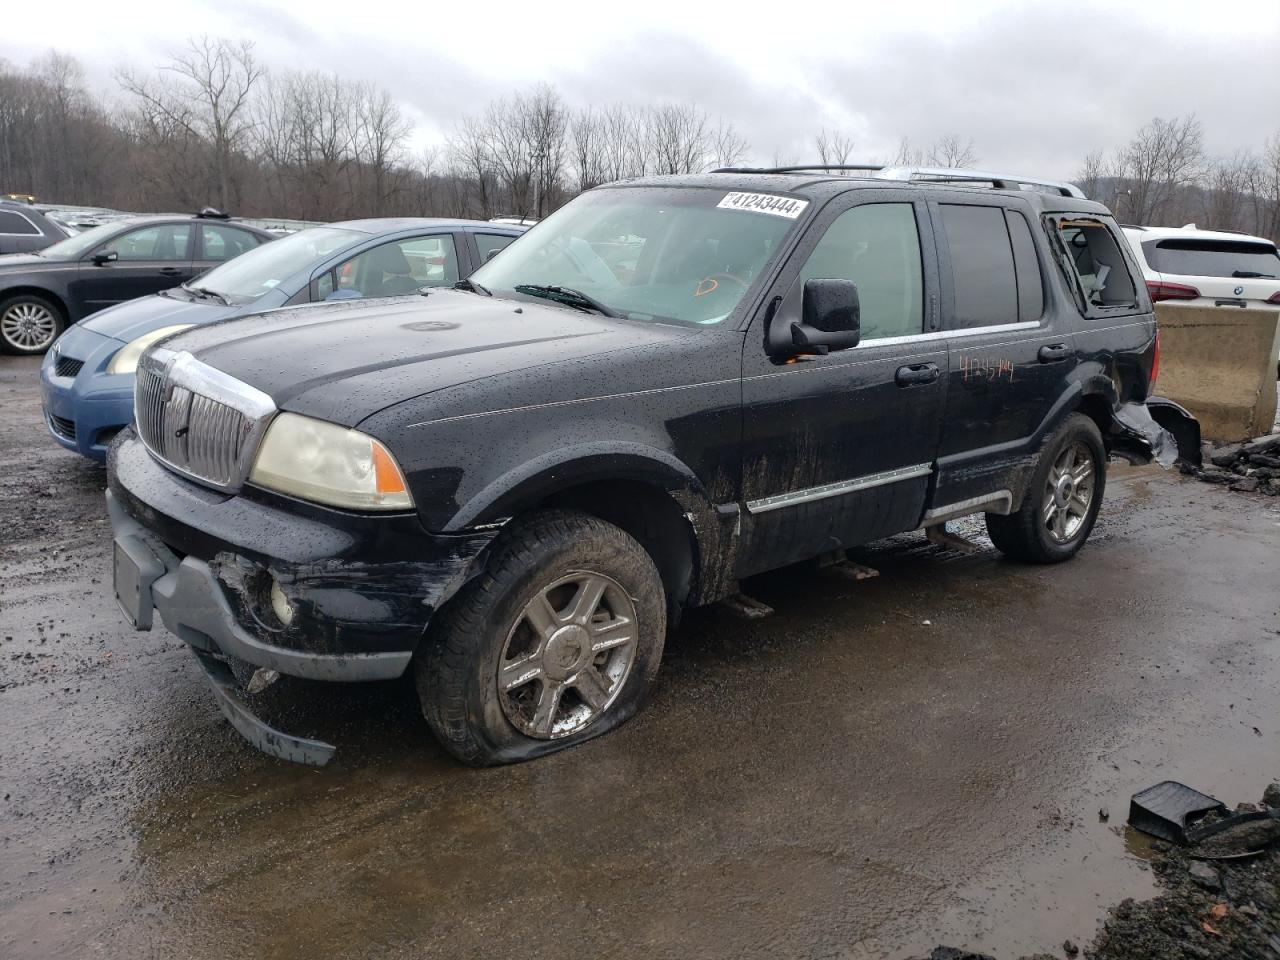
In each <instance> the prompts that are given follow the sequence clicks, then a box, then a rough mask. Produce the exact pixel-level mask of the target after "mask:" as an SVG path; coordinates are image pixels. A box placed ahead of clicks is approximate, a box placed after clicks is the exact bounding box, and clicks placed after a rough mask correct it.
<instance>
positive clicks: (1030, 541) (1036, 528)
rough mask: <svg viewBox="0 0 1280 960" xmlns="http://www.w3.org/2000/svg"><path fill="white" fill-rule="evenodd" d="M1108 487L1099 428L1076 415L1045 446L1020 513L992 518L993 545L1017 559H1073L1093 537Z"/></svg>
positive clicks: (989, 520) (989, 522) (989, 528)
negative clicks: (1090, 536)
mask: <svg viewBox="0 0 1280 960" xmlns="http://www.w3.org/2000/svg"><path fill="white" fill-rule="evenodd" d="M1106 483H1107V454H1106V449H1105V447H1103V445H1102V434H1101V433H1099V431H1098V425H1097V424H1095V423H1094V422H1093V421H1092V420H1090V419H1089V418H1088V417H1086V416H1084V415H1083V414H1079V413H1073V414H1071V416H1069V417H1068V418H1067V419H1066V420H1065V421H1064V422H1063V424H1062V426H1060V427H1059V428H1058V429H1057V431H1056V432H1055V433H1054V434H1053V435H1052V436H1051V437H1050V438H1049V440H1048V442H1046V443H1045V446H1044V449H1043V450H1042V451H1041V453H1040V460H1039V462H1038V463H1037V464H1036V470H1035V473H1034V474H1033V475H1032V478H1031V483H1030V485H1029V486H1028V487H1027V492H1026V495H1025V496H1024V497H1023V498H1022V505H1021V507H1019V509H1018V511H1017V512H1016V513H1012V514H1010V515H1009V516H1007V517H1006V516H1000V515H998V514H994V513H989V514H987V533H989V534H990V535H991V542H992V543H994V544H995V545H996V548H997V549H998V550H1000V552H1001V553H1003V554H1005V555H1006V556H1009V557H1012V558H1014V559H1015V560H1025V561H1027V562H1029V563H1061V562H1062V561H1063V560H1070V559H1071V558H1072V557H1074V556H1075V555H1076V554H1077V553H1078V552H1079V551H1080V548H1081V547H1083V546H1084V543H1085V541H1086V540H1088V539H1089V533H1090V531H1091V530H1093V524H1094V522H1095V521H1096V520H1097V519H1098V510H1099V508H1100V507H1101V506H1102V494H1103V492H1104V490H1105V488H1106Z"/></svg>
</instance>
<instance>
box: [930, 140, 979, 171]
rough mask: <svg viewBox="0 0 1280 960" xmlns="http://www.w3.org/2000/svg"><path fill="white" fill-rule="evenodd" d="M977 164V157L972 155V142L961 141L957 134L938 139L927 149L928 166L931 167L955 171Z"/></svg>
mask: <svg viewBox="0 0 1280 960" xmlns="http://www.w3.org/2000/svg"><path fill="white" fill-rule="evenodd" d="M977 162H978V155H977V154H976V153H974V150H973V141H972V140H968V141H965V140H961V139H960V137H959V135H958V134H954V133H949V134H947V135H946V136H943V137H939V138H938V139H937V140H935V141H933V144H932V146H930V147H929V166H931V167H947V168H949V169H955V168H959V167H972V166H974V165H975V164H976V163H977Z"/></svg>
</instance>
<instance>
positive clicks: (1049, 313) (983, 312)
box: [929, 195, 1076, 512]
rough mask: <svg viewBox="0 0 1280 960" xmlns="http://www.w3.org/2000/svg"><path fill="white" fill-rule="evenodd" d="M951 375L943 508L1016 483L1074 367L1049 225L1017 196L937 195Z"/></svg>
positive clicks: (938, 495) (941, 475) (937, 502)
mask: <svg viewBox="0 0 1280 960" xmlns="http://www.w3.org/2000/svg"><path fill="white" fill-rule="evenodd" d="M929 206H930V209H931V213H932V215H933V220H934V224H935V235H936V237H937V240H938V255H939V260H940V262H941V264H942V271H941V272H942V314H943V328H944V329H945V330H946V332H947V346H948V352H949V367H950V374H949V376H950V383H949V385H948V390H947V405H946V411H945V413H944V416H943V421H942V441H941V448H940V451H939V456H938V479H937V488H936V490H935V493H934V498H933V504H932V507H933V509H934V510H935V511H938V512H944V511H947V510H948V509H954V508H955V507H957V506H959V505H962V504H967V503H970V502H974V503H977V502H979V501H985V500H986V499H989V498H991V497H993V496H999V495H1001V493H1002V492H1003V491H1010V492H1012V491H1013V488H1014V487H1015V486H1016V478H1017V476H1018V475H1019V474H1020V473H1021V472H1025V471H1027V470H1029V468H1030V467H1031V466H1033V464H1034V454H1035V451H1036V449H1037V445H1038V443H1039V441H1040V438H1041V436H1042V435H1043V431H1044V429H1045V424H1046V422H1047V421H1048V420H1049V417H1050V414H1051V412H1052V411H1053V407H1054V403H1055V401H1057V400H1058V399H1059V398H1060V397H1062V396H1063V395H1064V393H1065V392H1066V391H1067V389H1068V384H1069V382H1070V376H1071V373H1072V371H1073V370H1074V369H1075V366H1076V352H1075V344H1074V341H1073V339H1072V334H1071V330H1072V324H1071V318H1070V316H1069V315H1068V312H1069V311H1071V310H1073V309H1074V308H1073V307H1072V306H1071V305H1070V304H1065V305H1064V304H1059V303H1057V302H1056V301H1055V300H1054V299H1052V298H1049V297H1047V296H1046V285H1045V278H1044V273H1045V264H1047V263H1049V262H1050V261H1049V260H1048V248H1047V243H1046V240H1045V237H1044V232H1043V229H1041V228H1040V225H1039V224H1038V223H1037V222H1035V221H1033V220H1032V219H1031V218H1032V216H1033V213H1032V211H1031V210H1030V208H1029V207H1028V206H1027V205H1024V204H1022V203H1020V202H1018V201H1011V200H1008V199H1006V198H1002V197H998V196H993V197H990V198H986V197H973V196H970V195H964V196H963V198H962V199H961V198H959V197H958V198H957V199H956V200H954V201H953V200H942V199H940V200H937V201H931V202H930V204H929Z"/></svg>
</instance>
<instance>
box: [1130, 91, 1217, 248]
mask: <svg viewBox="0 0 1280 960" xmlns="http://www.w3.org/2000/svg"><path fill="white" fill-rule="evenodd" d="M1203 141H1204V134H1203V132H1202V130H1201V127H1200V121H1199V120H1197V119H1196V118H1195V116H1194V115H1188V116H1186V117H1183V118H1182V119H1177V120H1164V119H1161V118H1160V117H1156V118H1155V119H1154V120H1152V121H1151V122H1150V123H1148V124H1147V125H1146V126H1145V127H1143V128H1142V129H1141V130H1139V131H1138V133H1137V135H1136V136H1135V137H1134V138H1133V139H1132V140H1130V141H1129V143H1127V144H1126V145H1125V146H1123V147H1121V148H1120V149H1119V150H1118V151H1117V152H1116V156H1115V173H1116V176H1117V177H1119V178H1120V181H1121V187H1118V188H1117V190H1118V191H1123V192H1118V193H1117V200H1119V198H1120V197H1123V198H1124V204H1123V210H1124V213H1123V216H1122V219H1127V220H1128V222H1130V223H1143V224H1145V223H1156V222H1157V221H1158V220H1160V219H1162V218H1170V219H1180V217H1177V216H1176V214H1180V213H1185V211H1183V210H1180V209H1177V208H1176V207H1175V201H1176V200H1177V199H1178V196H1179V194H1180V193H1181V192H1182V191H1183V188H1185V187H1188V186H1190V185H1191V184H1193V183H1194V182H1195V181H1196V180H1197V179H1198V178H1199V177H1200V176H1201V174H1202V173H1203V167H1204V146H1203ZM1119 213H1120V211H1119V210H1117V214H1119Z"/></svg>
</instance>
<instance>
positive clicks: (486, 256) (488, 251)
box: [476, 233, 515, 263]
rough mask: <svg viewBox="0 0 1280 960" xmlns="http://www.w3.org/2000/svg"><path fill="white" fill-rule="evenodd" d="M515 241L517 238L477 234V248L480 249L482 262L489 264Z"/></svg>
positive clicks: (494, 234) (493, 234)
mask: <svg viewBox="0 0 1280 960" xmlns="http://www.w3.org/2000/svg"><path fill="white" fill-rule="evenodd" d="M514 239H515V237H504V236H501V235H499V234H496V233H477V234H476V246H478V247H479V248H480V262H481V263H488V262H489V260H490V259H492V258H493V257H494V256H495V255H497V253H498V251H499V250H502V249H504V248H505V247H506V246H507V245H508V244H510V243H511V241H512V240H514Z"/></svg>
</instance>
